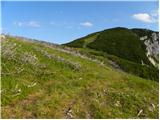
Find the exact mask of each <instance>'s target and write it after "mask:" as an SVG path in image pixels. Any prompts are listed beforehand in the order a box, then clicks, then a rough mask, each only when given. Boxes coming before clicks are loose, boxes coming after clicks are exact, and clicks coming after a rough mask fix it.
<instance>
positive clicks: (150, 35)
mask: <svg viewBox="0 0 160 120" xmlns="http://www.w3.org/2000/svg"><path fill="white" fill-rule="evenodd" d="M158 34H159V33H158V32H154V31H151V30H146V29H127V28H122V27H117V28H111V29H107V30H104V31H100V32H97V33H92V34H90V35H87V36H86V37H82V38H79V39H77V40H74V41H72V42H70V43H67V44H64V45H66V46H69V47H75V48H83V49H92V50H96V51H97V52H101V53H102V54H101V55H102V56H105V57H107V58H109V59H111V60H112V61H114V62H115V63H116V64H118V65H119V66H120V67H121V69H123V70H124V71H126V72H128V73H132V74H135V75H138V76H140V77H143V78H148V79H153V80H156V81H158V79H159V77H158V64H159V57H158V56H159V38H158ZM109 56H112V57H109ZM114 56H115V57H114ZM132 63H133V64H132Z"/></svg>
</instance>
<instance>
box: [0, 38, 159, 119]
mask: <svg viewBox="0 0 160 120" xmlns="http://www.w3.org/2000/svg"><path fill="white" fill-rule="evenodd" d="M13 43H16V45H15V47H10V45H13ZM8 46H9V47H10V48H11V49H12V50H11V51H10V50H8V49H9V48H8ZM7 48H8V49H7ZM6 50H8V53H5V54H4V52H5V51H6ZM42 51H43V52H42ZM44 51H46V52H45V53H46V54H47V55H46V54H44ZM11 53H12V54H13V56H12V57H9V55H10V54H11ZM24 53H28V54H29V53H30V56H25V60H23V59H22V58H23V57H24ZM50 56H52V57H50ZM53 56H54V57H53ZM33 61H34V62H33ZM77 64H78V65H79V66H80V67H78V69H75V67H77V66H76V65H77ZM21 69H22V70H21ZM1 83H2V88H1V95H2V109H1V110H2V118H158V83H157V82H155V81H151V80H145V79H142V78H139V77H136V76H133V75H129V74H127V73H124V72H120V71H116V69H113V68H111V67H110V66H108V65H100V64H97V63H96V62H94V61H92V60H88V59H84V58H82V57H80V56H75V55H73V54H69V53H66V52H62V51H59V50H58V49H57V48H56V47H50V46H47V45H44V44H40V43H38V42H33V41H23V40H17V39H15V38H12V37H7V38H6V40H4V41H2V81H1ZM140 110H143V112H142V113H141V114H140V115H139V116H137V115H138V113H139V111H140Z"/></svg>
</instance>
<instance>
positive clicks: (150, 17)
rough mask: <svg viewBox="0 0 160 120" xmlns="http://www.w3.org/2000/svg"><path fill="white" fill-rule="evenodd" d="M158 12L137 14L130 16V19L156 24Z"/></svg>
mask: <svg viewBox="0 0 160 120" xmlns="http://www.w3.org/2000/svg"><path fill="white" fill-rule="evenodd" d="M158 15H159V13H158V10H153V11H152V12H151V13H137V14H134V15H132V18H134V19H135V20H139V21H141V22H145V23H157V22H158Z"/></svg>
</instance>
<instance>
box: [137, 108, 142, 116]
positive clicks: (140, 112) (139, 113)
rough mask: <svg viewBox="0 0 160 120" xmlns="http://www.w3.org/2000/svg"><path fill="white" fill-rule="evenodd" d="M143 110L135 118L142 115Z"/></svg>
mask: <svg viewBox="0 0 160 120" xmlns="http://www.w3.org/2000/svg"><path fill="white" fill-rule="evenodd" d="M142 112H143V110H142V109H141V110H140V111H139V112H138V114H137V117H139V116H140V115H141V114H142Z"/></svg>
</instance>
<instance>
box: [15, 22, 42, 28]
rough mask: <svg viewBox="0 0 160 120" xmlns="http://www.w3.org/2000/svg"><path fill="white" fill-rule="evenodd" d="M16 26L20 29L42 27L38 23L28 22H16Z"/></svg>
mask: <svg viewBox="0 0 160 120" xmlns="http://www.w3.org/2000/svg"><path fill="white" fill-rule="evenodd" d="M14 25H16V26H18V27H34V28H37V27H40V23H39V22H37V21H28V22H14Z"/></svg>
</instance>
